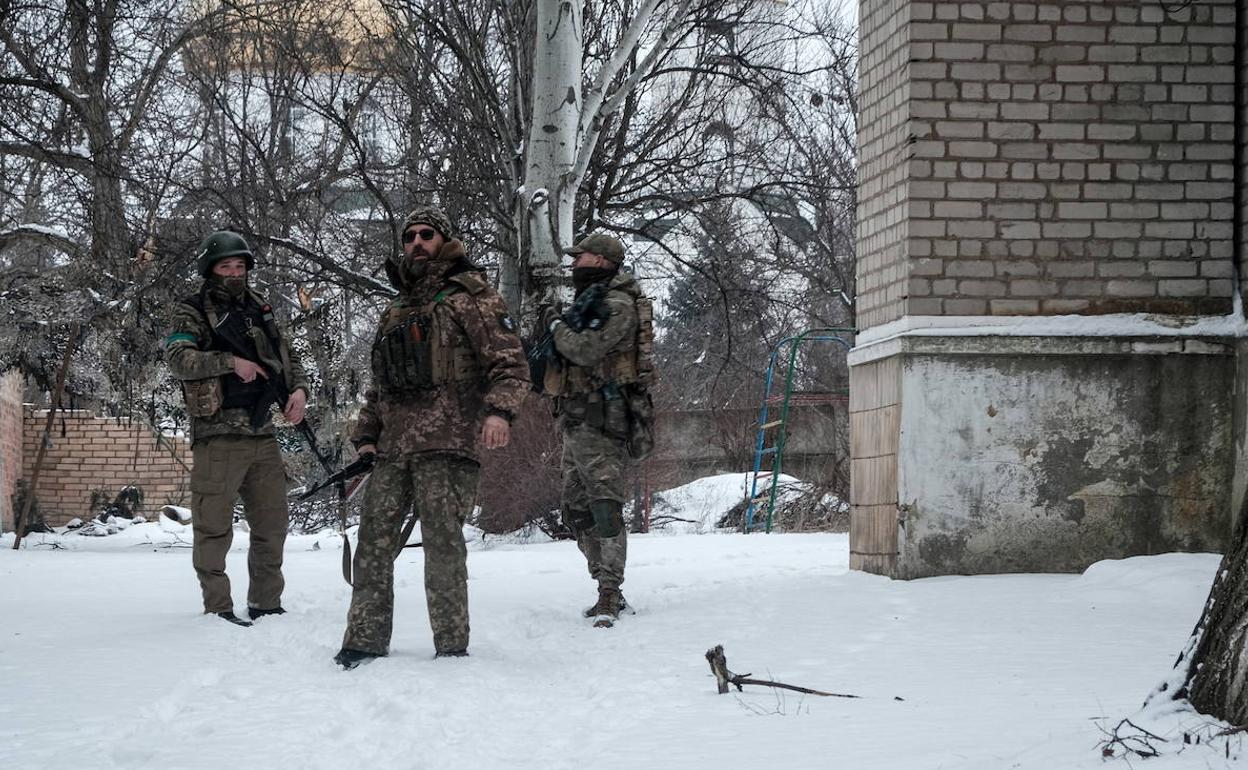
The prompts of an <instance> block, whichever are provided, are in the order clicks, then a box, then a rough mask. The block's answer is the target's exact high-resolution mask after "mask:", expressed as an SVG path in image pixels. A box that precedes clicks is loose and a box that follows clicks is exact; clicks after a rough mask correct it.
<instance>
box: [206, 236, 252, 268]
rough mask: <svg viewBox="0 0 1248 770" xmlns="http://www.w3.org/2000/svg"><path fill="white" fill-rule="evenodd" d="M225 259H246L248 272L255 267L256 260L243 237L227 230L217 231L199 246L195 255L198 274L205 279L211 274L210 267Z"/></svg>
mask: <svg viewBox="0 0 1248 770" xmlns="http://www.w3.org/2000/svg"><path fill="white" fill-rule="evenodd" d="M227 257H246V258H247V269H248V270H251V269H253V268H254V267H255V266H256V258H255V256H254V255H252V253H251V248H250V247H249V246H248V245H247V241H245V240H243V236H241V235H239V234H238V233H234V232H230V231H229V230H218V231H217V232H215V233H213V234H212V235H210V236H208V237H207V238H205V239H204V240H203V242H202V243H200V244H199V251H198V252H196V254H195V260H196V262H197V265H198V267H199V274H200V275H202V276H203V277H205V278H207V277H208V276H209V275H210V274H211V273H212V266H213V265H215V264H217V263H218V262H220V261H221V260H223V259H226V258H227Z"/></svg>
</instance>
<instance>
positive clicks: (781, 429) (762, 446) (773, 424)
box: [742, 328, 856, 532]
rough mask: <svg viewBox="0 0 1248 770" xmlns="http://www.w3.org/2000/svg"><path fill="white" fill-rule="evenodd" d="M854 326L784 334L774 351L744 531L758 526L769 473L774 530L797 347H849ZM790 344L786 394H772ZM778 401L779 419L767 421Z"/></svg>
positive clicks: (768, 526) (768, 529) (769, 511)
mask: <svg viewBox="0 0 1248 770" xmlns="http://www.w3.org/2000/svg"><path fill="white" fill-rule="evenodd" d="M855 333H856V331H855V330H854V329H836V328H828V329H807V330H806V331H804V332H802V333H801V334H799V335H797V336H795V337H785V338H784V339H782V340H780V341H779V342H777V343H776V346H775V347H774V348H773V349H772V351H771V359H770V360H769V361H768V363H767V376H766V380H765V384H764V386H763V403H762V406H761V407H760V408H759V411H758V432H757V434H756V438H755V440H754V468H753V470H752V472H751V477H750V497H749V502H748V503H747V504H746V509H745V520H744V522H743V524H742V530H743V531H745V532H752V531H754V528H755V523H754V519H755V515H756V512H755V507H756V506H755V501H756V499H757V497H758V479H759V476H762V475H768V476H770V486H771V488H770V492H769V494H768V496H767V523H766V529H765V531H766V532H771V523H772V518H773V516H774V515H775V511H776V493H777V491H778V489H779V484H780V469H781V465H782V463H783V461H784V440H785V436H786V432H785V427H786V423H787V421H788V419H789V407H790V405H791V402H792V399H793V370H794V367H795V366H796V363H797V350H798V347H799V346H801V344H802V343H803V342H837V343H840V344H841V345H843V346H844V347H845V350H847V351H848V350H849V349H850V347H852V346H851V345H850V343H849V342H847V341H846V340H845V339H844V338H843V337H841V336H840V335H842V334H855ZM786 345H787V346H788V347H789V356H788V367H787V370H786V372H785V377H784V395H783V396H776V395H773V394H772V389H773V386H774V385H775V374H776V362H777V361H778V360H779V358H780V352H781V351H782V350H783V349H784V348H785V346H786ZM777 402H779V403H780V404H781V407H780V419H778V420H772V421H768V419H767V418H768V411H769V410H768V408H769V406H770V405H771V404H773V403H777ZM772 428H775V429H776V438H775V443H774V444H772V445H770V446H768V445H767V431H768V430H771V429H772ZM765 457H770V458H771V468H770V469H769V470H766V471H764V470H763V458H765Z"/></svg>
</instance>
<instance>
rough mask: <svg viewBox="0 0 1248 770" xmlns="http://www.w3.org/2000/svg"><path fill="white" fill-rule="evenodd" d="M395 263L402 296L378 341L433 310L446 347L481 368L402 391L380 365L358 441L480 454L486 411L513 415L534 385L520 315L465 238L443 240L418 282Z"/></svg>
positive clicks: (386, 315)
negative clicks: (470, 254)
mask: <svg viewBox="0 0 1248 770" xmlns="http://www.w3.org/2000/svg"><path fill="white" fill-rule="evenodd" d="M392 267H393V266H392V265H390V266H387V273H388V274H389V275H390V279H391V282H392V283H394V284H395V286H396V288H398V289H399V291H400V296H399V298H398V299H396V300H395V301H394V302H393V303H391V305H390V306H389V307H388V308H386V310H385V311H384V312H383V313H382V316H381V320H380V324H379V327H378V330H377V338H376V342H374V348H376V345H377V344H378V343H379V342H380V341H381V339H382V337H383V335H385V334H386V333H387V332H390V331H391V330H392V329H394V328H395V327H396V326H397V325H399V324H401V323H403V322H404V320H405V319H410V318H411V317H412V315H413V314H414V313H416V312H425V311H427V312H428V314H429V315H430V316H431V317H430V318H429V321H430V323H429V324H428V328H429V330H430V334H431V335H432V336H433V337H436V344H437V345H438V347H439V348H440V349H442V350H458V351H463V352H464V353H465V354H466V355H467V356H468V357H469V358H470V359H472V360H473V362H474V366H473V371H475V372H476V373H477V374H476V375H475V376H473V377H471V378H470V379H466V380H465V379H461V380H459V381H452V382H444V383H441V384H439V385H436V386H433V387H429V388H428V389H425V390H421V391H419V392H416V393H409V394H406V395H398V394H393V393H388V392H386V391H384V390H383V389H381V388H380V387H379V386H378V379H379V378H378V373H377V372H374V373H373V382H372V385H371V386H370V387H369V388H368V390H367V391H366V392H365V394H364V399H365V403H364V407H363V409H361V410H360V416H359V419H358V420H357V421H356V424H355V428H354V430H353V431H352V433H351V442H352V443H353V444H354V445H355V446H356V447H357V448H358V447H360V446H362V445H364V444H375V445H376V446H377V452H378V454H380V455H381V456H383V457H384V456H387V455H391V456H393V455H400V454H416V453H421V452H435V453H442V454H452V455H456V456H460V457H466V458H469V459H472V460H476V459H477V442H478V440H479V438H480V434H481V426H482V423H483V422H484V421H485V418H486V416H488V415H491V414H497V415H499V416H501V417H504V418H506V419H507V420H508V421H511V420H512V419H513V418H514V417H515V415H516V414H517V413H518V412H519V410H520V405H521V403H523V401H524V398H525V395H526V393H527V392H528V390H529V367H528V361H527V360H526V359H525V357H524V351H523V350H522V348H521V345H520V338H519V337H518V336H517V335H516V332H515V322H514V321H512V319H511V316H510V315H509V314H508V311H507V305H506V303H504V302H503V298H502V297H501V296H499V294H498V292H497V291H496V290H495V289H494V288H493V287H492V286H490V284H489V282H488V281H487V280H486V279H485V275H484V274H483V272H482V271H481V270H480V269H479V268H477V267H476V266H474V265H473V264H472V263H470V262H468V260H467V259H466V257H465V256H464V251H463V244H462V243H461V242H460V241H458V240H451V241H449V242H447V243H446V245H444V246H443V248H442V251H441V252H440V253H439V254H438V256H437V258H435V259H433V260H431V261H430V264H429V269H428V273H427V274H426V275H425V277H424V278H423V279H422V280H420V282H419V283H418V284H417V285H415V286H406V285H404V284H403V282H402V279H401V278H400V277H399V272H398V271H397V270H395V269H392Z"/></svg>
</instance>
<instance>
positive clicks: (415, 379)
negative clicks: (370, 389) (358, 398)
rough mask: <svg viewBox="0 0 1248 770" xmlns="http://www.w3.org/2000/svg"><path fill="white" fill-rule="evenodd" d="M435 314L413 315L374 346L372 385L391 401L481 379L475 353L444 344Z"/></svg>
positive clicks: (380, 337) (469, 349)
mask: <svg viewBox="0 0 1248 770" xmlns="http://www.w3.org/2000/svg"><path fill="white" fill-rule="evenodd" d="M442 337H443V335H442V334H440V333H439V329H438V319H437V316H436V315H434V314H428V315H424V314H420V315H413V316H412V317H411V318H409V319H407V320H405V321H403V322H401V323H399V324H398V325H397V326H395V327H393V328H391V329H390V330H389V331H387V332H385V333H384V334H381V335H379V336H378V337H377V341H376V342H374V343H373V350H372V357H371V359H372V370H373V382H374V383H375V384H376V386H377V389H378V391H379V392H380V393H381V394H382V395H384V396H386V397H389V398H410V397H413V396H417V395H420V394H422V393H425V392H427V391H429V390H431V389H433V388H437V387H440V386H442V385H446V384H449V383H453V382H473V381H479V380H480V379H481V378H482V375H483V373H482V369H481V366H480V365H479V364H478V363H477V357H476V354H475V353H474V352H473V351H472V349H471V348H468V347H447V346H444V345H443V344H442V343H441V340H442Z"/></svg>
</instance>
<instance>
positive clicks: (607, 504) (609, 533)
mask: <svg viewBox="0 0 1248 770" xmlns="http://www.w3.org/2000/svg"><path fill="white" fill-rule="evenodd" d="M589 511H590V513H592V514H593V516H594V534H595V535H597V536H598V537H615V536H616V535H618V534H620V533H621V532H623V531H624V505H623V504H622V503H617V502H616V501H614V500H595V501H594V502H592V503H590V504H589Z"/></svg>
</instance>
